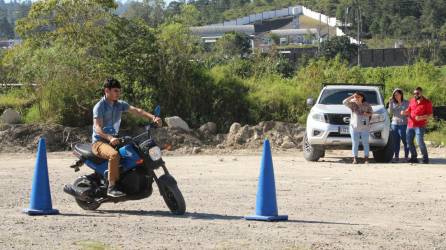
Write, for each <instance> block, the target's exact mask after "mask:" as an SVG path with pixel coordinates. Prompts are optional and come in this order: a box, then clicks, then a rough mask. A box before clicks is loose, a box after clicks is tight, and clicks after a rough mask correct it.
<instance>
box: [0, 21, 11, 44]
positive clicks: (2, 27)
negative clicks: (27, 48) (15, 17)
mask: <svg viewBox="0 0 446 250" xmlns="http://www.w3.org/2000/svg"><path fill="white" fill-rule="evenodd" d="M12 38H14V29H13V27H12V25H11V24H10V23H9V22H8V19H6V17H3V18H1V19H0V39H12Z"/></svg>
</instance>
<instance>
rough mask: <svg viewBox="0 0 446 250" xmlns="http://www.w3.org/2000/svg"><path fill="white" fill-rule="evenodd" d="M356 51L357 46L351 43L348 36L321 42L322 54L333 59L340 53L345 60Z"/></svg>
mask: <svg viewBox="0 0 446 250" xmlns="http://www.w3.org/2000/svg"><path fill="white" fill-rule="evenodd" d="M356 53H357V46H356V45H354V44H351V43H350V39H349V38H348V37H346V36H341V37H335V38H333V39H330V40H327V41H323V42H322V43H321V48H320V56H322V57H325V58H327V59H333V58H335V57H336V56H337V55H339V56H340V57H341V59H343V60H350V58H352V57H353V56H354V55H356Z"/></svg>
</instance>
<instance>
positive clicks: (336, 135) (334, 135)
mask: <svg viewBox="0 0 446 250" xmlns="http://www.w3.org/2000/svg"><path fill="white" fill-rule="evenodd" d="M328 137H345V138H348V137H351V136H350V135H344V134H340V133H338V132H330V133H329V134H328Z"/></svg>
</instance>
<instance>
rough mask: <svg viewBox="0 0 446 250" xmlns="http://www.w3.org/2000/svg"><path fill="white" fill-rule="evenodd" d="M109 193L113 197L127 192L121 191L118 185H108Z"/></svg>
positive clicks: (121, 195)
mask: <svg viewBox="0 0 446 250" xmlns="http://www.w3.org/2000/svg"><path fill="white" fill-rule="evenodd" d="M107 195H108V196H111V197H115V198H117V197H123V196H126V194H125V193H123V192H121V191H119V190H118V188H116V186H110V187H108V189H107Z"/></svg>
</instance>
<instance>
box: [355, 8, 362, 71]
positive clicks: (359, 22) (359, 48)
mask: <svg viewBox="0 0 446 250" xmlns="http://www.w3.org/2000/svg"><path fill="white" fill-rule="evenodd" d="M356 4H357V5H358V9H357V13H358V15H357V20H358V23H357V26H358V31H357V32H358V34H357V41H358V66H361V30H362V29H361V28H362V27H361V25H362V24H361V7H360V6H359V1H356Z"/></svg>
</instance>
